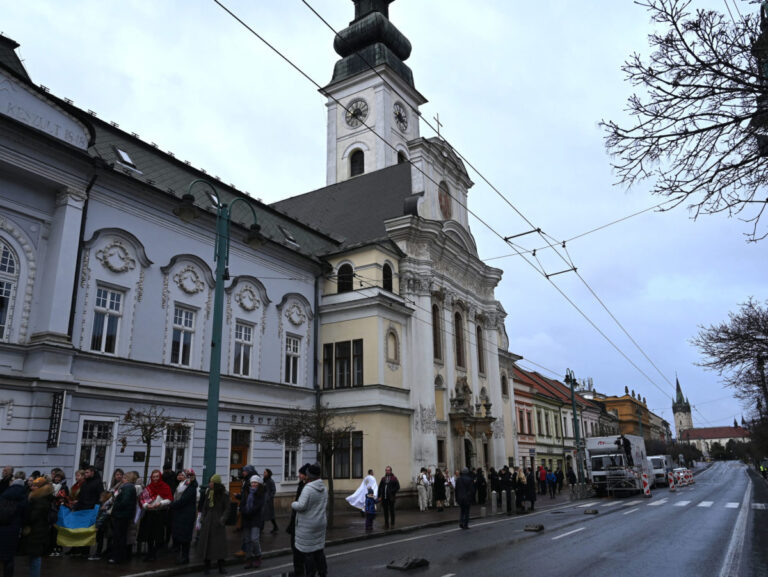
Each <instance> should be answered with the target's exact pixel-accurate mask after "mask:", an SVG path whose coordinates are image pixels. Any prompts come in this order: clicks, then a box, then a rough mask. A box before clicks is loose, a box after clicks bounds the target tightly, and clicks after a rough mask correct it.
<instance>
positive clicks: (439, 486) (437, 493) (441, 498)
mask: <svg viewBox="0 0 768 577" xmlns="http://www.w3.org/2000/svg"><path fill="white" fill-rule="evenodd" d="M432 491H433V494H434V498H435V508H436V509H437V510H438V512H439V511H442V510H443V505H444V504H445V475H443V472H442V471H441V470H440V469H439V468H438V469H436V470H435V478H434V481H433V485H432Z"/></svg>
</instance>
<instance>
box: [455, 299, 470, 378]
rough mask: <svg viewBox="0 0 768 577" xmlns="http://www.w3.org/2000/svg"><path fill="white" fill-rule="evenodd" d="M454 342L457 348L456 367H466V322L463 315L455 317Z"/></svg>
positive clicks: (459, 314) (458, 314)
mask: <svg viewBox="0 0 768 577" xmlns="http://www.w3.org/2000/svg"><path fill="white" fill-rule="evenodd" d="M453 341H454V345H455V348H456V366H457V367H466V366H467V365H466V363H465V361H464V321H463V320H462V318H461V313H458V312H457V313H456V314H454V315H453Z"/></svg>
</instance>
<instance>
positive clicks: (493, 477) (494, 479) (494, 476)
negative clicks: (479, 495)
mask: <svg viewBox="0 0 768 577" xmlns="http://www.w3.org/2000/svg"><path fill="white" fill-rule="evenodd" d="M488 481H489V483H490V485H491V495H493V493H494V492H495V493H496V506H497V507H499V508H501V481H500V480H499V474H498V473H497V472H496V469H494V468H493V467H491V468H490V469H489V470H488Z"/></svg>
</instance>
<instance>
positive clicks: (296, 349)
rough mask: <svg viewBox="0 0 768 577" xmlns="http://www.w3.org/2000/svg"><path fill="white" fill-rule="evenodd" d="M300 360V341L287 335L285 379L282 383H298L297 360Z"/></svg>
mask: <svg viewBox="0 0 768 577" xmlns="http://www.w3.org/2000/svg"><path fill="white" fill-rule="evenodd" d="M300 358H301V339H300V338H299V337H294V336H291V335H288V336H286V337H285V378H284V379H283V382H284V383H288V384H291V385H296V384H298V382H299V359H300Z"/></svg>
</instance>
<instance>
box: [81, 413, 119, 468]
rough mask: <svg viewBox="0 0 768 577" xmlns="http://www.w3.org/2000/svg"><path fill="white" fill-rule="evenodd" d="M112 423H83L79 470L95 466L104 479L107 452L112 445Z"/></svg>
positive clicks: (87, 421)
mask: <svg viewBox="0 0 768 577" xmlns="http://www.w3.org/2000/svg"><path fill="white" fill-rule="evenodd" d="M113 426H114V423H113V422H112V421H90V420H85V421H83V432H82V434H81V436H80V456H79V458H78V461H77V462H78V463H79V465H78V468H79V469H85V468H86V467H88V466H90V465H93V467H95V468H96V470H97V471H98V472H99V474H100V475H101V476H102V477H104V469H105V468H106V465H107V451H108V450H109V447H110V445H111V443H112V429H113Z"/></svg>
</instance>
